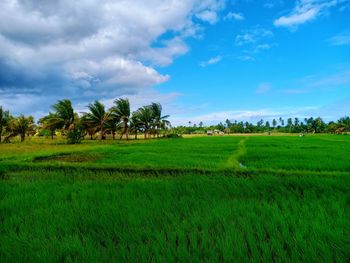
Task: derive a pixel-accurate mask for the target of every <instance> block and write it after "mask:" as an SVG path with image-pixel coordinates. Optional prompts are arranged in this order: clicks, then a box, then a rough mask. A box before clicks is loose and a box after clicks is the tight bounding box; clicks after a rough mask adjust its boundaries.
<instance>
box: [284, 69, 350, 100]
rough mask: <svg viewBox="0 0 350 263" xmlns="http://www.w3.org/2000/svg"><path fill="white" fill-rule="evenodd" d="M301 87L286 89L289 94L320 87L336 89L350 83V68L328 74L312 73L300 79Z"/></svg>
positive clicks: (306, 91)
mask: <svg viewBox="0 0 350 263" xmlns="http://www.w3.org/2000/svg"><path fill="white" fill-rule="evenodd" d="M298 82H299V84H298V85H299V86H302V87H301V88H295V89H294V88H293V89H284V90H283V92H284V93H288V94H304V93H309V92H312V91H314V90H319V89H334V88H342V87H348V86H349V85H350V70H348V69H347V70H343V71H340V72H337V73H333V74H329V75H326V76H319V75H311V76H307V77H305V78H303V79H301V80H299V81H298Z"/></svg>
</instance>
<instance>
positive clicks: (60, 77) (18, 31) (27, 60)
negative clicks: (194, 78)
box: [0, 0, 225, 110]
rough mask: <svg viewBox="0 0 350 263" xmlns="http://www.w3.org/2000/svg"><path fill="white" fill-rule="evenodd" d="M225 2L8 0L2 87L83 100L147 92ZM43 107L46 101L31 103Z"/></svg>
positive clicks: (1, 19)
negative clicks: (163, 70) (188, 39)
mask: <svg viewBox="0 0 350 263" xmlns="http://www.w3.org/2000/svg"><path fill="white" fill-rule="evenodd" d="M224 6H225V1H224V0H205V1H201V0H188V1H173V0H149V1H143V0H133V1H114V0H105V1H98V0H88V1H71V0H57V1H36V0H26V1H20V0H3V1H2V2H1V8H0V90H3V91H6V92H8V91H9V90H11V89H12V90H16V91H14V92H15V93H14V94H13V95H14V96H15V95H16V94H18V95H21V96H25V94H28V96H27V97H28V98H30V96H31V95H33V96H34V97H37V95H35V94H37V93H40V94H41V95H40V96H42V98H51V97H59V96H61V95H63V96H65V97H69V98H72V99H73V100H76V101H79V100H80V101H86V100H88V99H91V98H94V99H95V98H97V99H99V98H105V97H108V96H110V97H115V96H119V95H120V94H129V95H133V94H141V93H142V92H143V91H142V90H144V89H147V88H151V87H153V86H154V85H157V84H160V83H163V82H166V81H167V80H168V79H169V76H168V75H166V74H162V73H160V72H159V71H158V68H159V67H161V66H166V65H169V64H171V63H172V62H173V60H174V59H175V58H176V57H177V56H181V55H183V54H185V53H186V52H187V51H188V49H189V48H188V46H187V44H186V39H187V38H188V37H197V36H200V34H202V27H201V22H203V21H206V22H209V23H215V22H216V21H218V20H219V13H220V12H221V10H223V8H224ZM23 87H25V89H24V88H23ZM14 96H13V98H14ZM1 99H2V101H1V102H2V103H3V104H6V105H8V104H9V103H6V102H4V97H2V98H1ZM7 99H8V100H9V101H11V102H12V101H13V102H14V103H16V100H11V98H10V97H7ZM33 100H34V101H35V99H33ZM49 100H50V99H48V101H49ZM50 102H51V101H50ZM18 103H22V101H20V100H18ZM24 104H25V103H24ZM38 107H40V108H44V107H46V106H44V105H43V104H40V103H37V104H34V106H33V107H32V108H33V110H35V109H36V108H38Z"/></svg>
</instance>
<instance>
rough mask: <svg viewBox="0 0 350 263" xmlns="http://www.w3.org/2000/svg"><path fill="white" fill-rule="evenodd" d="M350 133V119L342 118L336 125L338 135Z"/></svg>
mask: <svg viewBox="0 0 350 263" xmlns="http://www.w3.org/2000/svg"><path fill="white" fill-rule="evenodd" d="M349 131H350V117H347V116H345V117H342V118H340V119H339V120H338V122H337V124H336V133H346V132H349Z"/></svg>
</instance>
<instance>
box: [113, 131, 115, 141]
mask: <svg viewBox="0 0 350 263" xmlns="http://www.w3.org/2000/svg"><path fill="white" fill-rule="evenodd" d="M112 137H113V141H114V140H115V131H112Z"/></svg>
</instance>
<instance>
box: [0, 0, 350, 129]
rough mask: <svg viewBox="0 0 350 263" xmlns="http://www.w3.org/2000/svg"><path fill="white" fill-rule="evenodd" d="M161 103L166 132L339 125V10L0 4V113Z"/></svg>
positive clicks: (324, 2)
mask: <svg viewBox="0 0 350 263" xmlns="http://www.w3.org/2000/svg"><path fill="white" fill-rule="evenodd" d="M118 97H128V98H129V99H130V101H131V103H132V105H133V108H134V109H135V108H137V107H139V106H141V105H144V104H147V103H150V102H152V101H154V102H161V103H162V104H163V107H164V111H165V112H164V114H170V115H171V120H172V122H173V123H174V124H182V123H187V122H188V121H191V122H192V123H196V122H200V121H203V122H204V123H205V124H206V123H207V124H209V123H213V122H218V121H224V120H225V119H227V118H228V119H238V120H256V119H259V118H265V119H269V118H273V117H276V116H285V117H287V116H291V115H292V116H299V117H304V116H316V115H317V116H318V115H321V116H323V117H324V118H326V119H332V118H337V117H339V116H342V115H345V114H348V115H349V114H350V0H297V1H291V0H274V1H270V0H259V1H253V0H231V1H229V0H226V1H225V0H183V1H182V0H148V1H144V0H118V1H117V0H103V1H101V0H80V1H71V0H1V8H0V105H3V106H4V107H5V108H7V109H10V110H11V112H12V113H14V114H20V113H23V114H26V115H28V114H32V115H34V116H35V117H40V116H42V115H43V114H45V113H46V112H47V111H49V110H50V106H51V105H52V104H53V103H55V102H56V101H57V100H58V99H63V98H69V99H71V100H72V101H73V103H74V106H75V108H76V109H77V111H84V110H85V107H86V105H87V104H88V103H89V102H92V101H93V100H95V99H99V100H101V101H103V102H104V103H105V104H106V105H107V106H110V105H111V104H112V102H113V100H114V99H115V98H118Z"/></svg>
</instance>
